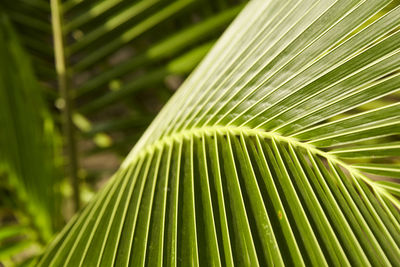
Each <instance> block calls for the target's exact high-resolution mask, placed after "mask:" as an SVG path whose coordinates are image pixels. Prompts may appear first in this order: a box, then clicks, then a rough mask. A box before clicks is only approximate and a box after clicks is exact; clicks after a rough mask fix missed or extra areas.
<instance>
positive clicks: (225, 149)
mask: <svg viewBox="0 0 400 267" xmlns="http://www.w3.org/2000/svg"><path fill="white" fill-rule="evenodd" d="M399 26H400V8H399V7H397V4H396V3H391V1H378V0H375V1H374V0H365V1H361V0H360V1H341V0H338V1H329V0H324V1H313V0H303V1H285V2H282V1H257V0H255V1H251V2H250V3H249V4H248V5H247V7H246V8H245V9H244V11H243V12H242V13H241V14H240V15H239V16H238V18H237V19H236V20H235V21H234V22H233V24H232V25H231V26H230V28H229V29H228V30H227V31H226V32H225V34H224V35H223V36H222V38H221V39H220V40H219V41H218V42H217V44H216V45H215V46H214V47H213V49H212V50H211V52H210V53H209V54H208V55H207V57H206V58H205V59H204V60H203V62H202V63H201V64H200V66H199V67H198V68H197V69H196V70H195V71H194V72H193V73H192V75H191V76H190V77H189V78H188V79H187V80H186V82H185V83H184V84H183V85H182V87H181V88H180V89H179V91H178V92H177V93H176V94H175V95H174V96H173V97H172V99H171V100H170V101H169V102H168V104H167V105H166V106H165V107H164V109H163V110H162V111H161V113H160V114H159V115H158V116H157V118H156V119H155V120H154V121H153V123H152V124H151V125H150V127H149V128H148V129H147V131H146V132H145V134H144V135H143V136H142V138H141V139H140V140H139V142H138V143H137V145H136V146H135V147H134V148H133V150H132V151H131V153H130V155H129V156H128V157H127V158H126V160H125V162H124V163H123V165H122V167H121V169H120V170H119V171H118V172H117V174H116V175H115V176H114V178H113V179H112V181H111V182H110V183H109V184H108V185H107V187H106V188H105V189H104V190H103V191H102V192H101V193H100V194H99V195H98V196H97V197H96V199H95V200H94V201H93V202H91V203H90V204H89V205H88V206H87V207H86V208H85V209H84V210H83V211H82V213H81V214H80V215H79V216H77V217H76V218H75V219H74V220H73V221H72V222H71V223H70V224H69V225H68V226H67V227H66V228H65V230H64V231H63V232H62V233H61V234H60V235H59V236H58V238H57V239H56V240H55V241H54V242H53V243H52V244H51V246H50V247H49V249H48V250H47V253H45V255H44V256H43V257H42V259H41V261H40V265H41V266H59V265H63V264H64V265H65V266H88V265H90V266H111V265H116V266H128V265H131V266H143V265H148V266H160V265H166V266H176V265H179V266H198V265H201V266H210V265H212V266H233V265H237V266H269V265H271V266H272V265H276V266H282V265H295V266H304V265H307V266H308V265H315V266H326V265H335V266H368V265H376V266H382V265H383V266H391V265H398V264H399V262H400V256H399V255H400V249H399V244H400V216H399V213H398V209H399V208H400V203H399V201H398V199H397V197H396V195H398V193H399V188H398V184H397V183H394V182H393V181H392V180H390V179H385V178H383V179H384V180H380V181H376V180H375V178H376V175H378V176H379V177H386V178H388V177H389V178H395V177H397V176H398V165H396V164H394V163H393V162H396V161H398V156H399V153H398V152H399V149H398V141H396V140H397V139H398V123H399V114H400V113H399V105H398V104H397V103H393V101H398V99H397V98H398V95H397V94H396V92H398V90H399V88H400V86H399V84H400V83H399V72H398V71H399V68H400V66H399V57H398V52H399V51H400V50H399V49H400V42H399V40H398V36H400V35H399V30H400V28H399ZM375 100H379V101H380V102H379V103H380V104H379V105H378V107H376V108H373V109H371V108H367V109H365V107H366V105H367V104H371V103H377V102H374V101H375ZM349 159H351V161H350V160H349ZM375 159H380V160H382V159H383V160H386V161H384V162H385V163H382V161H374V160H375ZM366 160H369V161H368V162H367V163H366V162H365V161H366ZM392 163H393V164H392ZM370 174H373V175H370Z"/></svg>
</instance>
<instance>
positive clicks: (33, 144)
mask: <svg viewBox="0 0 400 267" xmlns="http://www.w3.org/2000/svg"><path fill="white" fill-rule="evenodd" d="M0 46H1V49H0V50H1V51H0V54H1V55H0V57H1V59H2V61H1V64H0V125H1V131H0V177H1V180H2V181H1V191H2V193H1V194H2V199H1V201H2V205H1V209H2V210H3V211H4V210H6V209H7V208H8V209H10V210H14V211H10V210H9V211H8V212H7V211H5V212H2V213H1V219H0V223H1V224H2V227H1V234H0V236H1V238H0V251H1V253H0V261H6V260H10V259H12V257H14V256H15V254H18V253H19V252H21V250H22V249H26V248H27V247H31V246H39V247H40V246H43V245H44V244H46V243H47V242H48V241H49V239H50V238H51V236H52V235H53V233H54V232H55V231H56V230H58V229H59V227H60V226H61V223H62V215H61V212H60V206H61V198H60V190H59V186H60V183H61V180H60V173H59V169H58V168H59V166H60V158H59V157H58V156H56V155H57V152H59V151H57V150H59V149H60V147H59V145H60V144H59V140H57V137H58V135H57V131H56V130H55V128H54V125H53V121H52V118H51V116H50V115H49V113H48V110H47V109H46V105H45V103H44V100H43V98H42V95H41V93H42V92H41V91H42V89H41V87H40V85H39V83H38V82H37V80H36V78H35V76H34V74H33V69H32V66H31V64H30V61H29V60H28V59H27V54H26V53H25V51H23V49H22V47H21V45H20V43H19V41H18V39H17V37H16V35H15V32H14V30H13V28H12V27H11V24H10V22H9V20H8V18H7V17H6V15H5V14H3V13H0ZM3 186H4V187H3ZM11 193H12V194H13V195H14V197H13V198H12V201H10V203H5V202H6V199H5V197H6V195H8V194H11ZM3 195H4V198H3ZM15 196H16V197H15ZM3 202H4V203H3ZM16 223H17V224H19V225H20V226H15V225H14V224H16ZM8 224H13V225H11V226H9V225H8ZM16 229H17V230H18V231H16ZM34 252H35V253H36V254H38V253H39V252H40V250H39V251H37V250H34Z"/></svg>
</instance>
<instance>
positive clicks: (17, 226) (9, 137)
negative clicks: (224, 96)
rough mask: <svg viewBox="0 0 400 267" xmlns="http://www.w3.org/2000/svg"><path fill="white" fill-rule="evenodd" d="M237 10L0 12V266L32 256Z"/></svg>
mask: <svg viewBox="0 0 400 267" xmlns="http://www.w3.org/2000/svg"><path fill="white" fill-rule="evenodd" d="M245 2H246V1H241V0H218V1H214V0H178V1H173V0H168V1H167V0H142V1H123V0H103V1H94V0H86V1H82V0H67V1H59V0H54V1H53V0H51V1H49V0H16V1H15V0H4V1H1V3H0V11H1V25H0V38H1V39H0V46H1V51H0V53H1V57H0V58H1V62H0V68H1V70H0V75H1V76H0V86H1V87H2V88H1V90H0V94H1V95H0V125H1V132H0V134H1V137H0V178H1V179H0V190H1V197H0V229H1V230H0V251H1V252H0V262H1V263H3V264H6V265H10V266H12V265H14V264H22V265H23V264H29V263H30V262H31V260H33V259H34V258H35V256H36V255H38V254H40V252H41V249H42V248H43V246H44V245H45V244H46V243H47V242H48V240H49V239H50V237H51V236H52V235H53V233H54V232H56V231H58V230H59V229H60V228H61V227H62V226H63V225H64V224H65V223H66V222H67V221H68V220H69V219H70V218H71V217H72V216H73V214H74V213H75V212H76V211H77V210H78V209H79V207H81V206H83V205H84V204H85V203H87V202H88V201H89V199H90V198H91V197H92V196H93V195H94V193H96V192H97V191H98V189H99V188H101V187H102V185H103V184H104V182H106V181H107V179H108V178H109V177H110V176H111V174H112V173H114V172H115V171H116V169H117V168H118V167H119V165H120V163H121V161H122V159H123V158H124V157H125V156H126V154H127V153H128V152H129V151H130V149H131V148H132V147H133V145H134V144H135V142H136V141H137V140H138V138H139V137H140V136H141V134H142V133H143V131H144V130H145V129H146V127H147V125H148V124H149V123H150V122H151V121H152V119H153V118H154V116H155V115H156V114H157V113H158V111H159V110H160V109H161V107H162V106H163V105H164V104H165V103H166V101H167V100H168V99H169V97H170V96H171V95H172V94H173V93H174V91H175V90H176V89H177V88H178V87H179V86H180V84H181V83H182V81H183V80H184V79H185V78H186V76H187V75H188V74H189V73H190V72H191V71H192V70H193V69H194V68H195V66H196V65H197V64H198V63H199V62H200V61H201V59H202V58H203V57H204V56H205V55H206V53H207V52H208V51H209V49H210V48H211V47H212V45H213V43H214V42H215V41H216V40H217V39H218V37H219V36H220V35H221V34H222V32H223V31H224V29H225V28H226V27H227V26H228V25H229V24H230V22H231V21H232V20H233V19H234V18H235V16H236V15H237V14H238V13H239V12H240V10H241V9H242V8H243V7H244V5H245ZM62 136H64V138H62ZM43 148H45V149H43ZM25 151H29V153H25ZM26 162H29V164H28V165H27V164H26ZM22 163H24V164H22ZM22 166H23V167H22ZM38 177H40V179H38Z"/></svg>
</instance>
